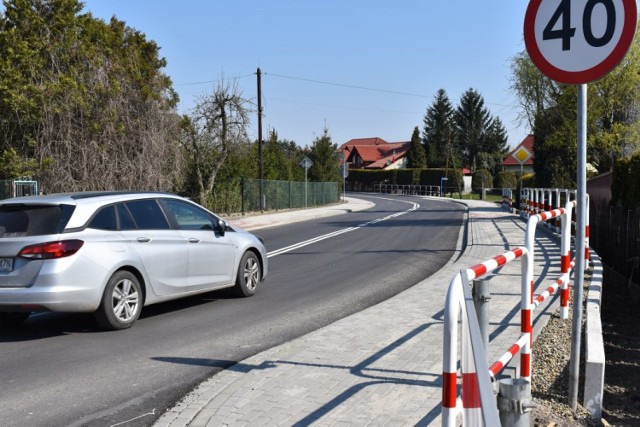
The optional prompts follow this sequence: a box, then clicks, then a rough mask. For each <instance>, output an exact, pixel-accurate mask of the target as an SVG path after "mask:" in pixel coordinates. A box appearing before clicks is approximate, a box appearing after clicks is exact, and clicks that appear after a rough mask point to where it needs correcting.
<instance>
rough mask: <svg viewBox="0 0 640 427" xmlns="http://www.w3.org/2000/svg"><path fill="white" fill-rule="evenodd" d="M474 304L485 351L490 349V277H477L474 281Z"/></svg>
mask: <svg viewBox="0 0 640 427" xmlns="http://www.w3.org/2000/svg"><path fill="white" fill-rule="evenodd" d="M472 295H473V305H474V306H475V308H476V315H477V316H478V326H479V327H480V336H481V337H482V342H483V343H484V349H485V351H486V350H488V349H489V300H490V299H491V292H489V278H486V279H476V280H474V281H473V289H472Z"/></svg>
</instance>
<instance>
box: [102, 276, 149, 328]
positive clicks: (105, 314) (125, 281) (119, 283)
mask: <svg viewBox="0 0 640 427" xmlns="http://www.w3.org/2000/svg"><path fill="white" fill-rule="evenodd" d="M141 311H142V286H140V281H139V280H138V278H137V277H136V276H135V275H134V274H133V273H131V272H129V271H124V270H120V271H117V272H116V273H115V274H114V275H113V276H111V278H110V279H109V282H108V283H107V286H106V288H105V289H104V294H103V296H102V301H101V302H100V307H98V310H97V311H96V313H95V317H96V320H97V321H98V324H99V325H100V326H102V327H103V328H105V329H110V330H116V329H127V328H130V327H131V325H133V323H134V322H135V321H136V320H137V319H138V317H139V316H140V312H141Z"/></svg>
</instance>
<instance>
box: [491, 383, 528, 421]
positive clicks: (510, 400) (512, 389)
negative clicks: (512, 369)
mask: <svg viewBox="0 0 640 427" xmlns="http://www.w3.org/2000/svg"><path fill="white" fill-rule="evenodd" d="M532 408H533V402H532V399H531V384H530V383H529V382H528V381H526V380H523V379H521V378H505V379H502V380H500V381H498V411H499V413H500V424H501V425H503V426H510V427H529V426H530V425H531V416H530V414H529V413H530V411H531V409H532Z"/></svg>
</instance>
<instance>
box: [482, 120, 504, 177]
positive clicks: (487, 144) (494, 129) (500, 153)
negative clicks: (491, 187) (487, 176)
mask: <svg viewBox="0 0 640 427" xmlns="http://www.w3.org/2000/svg"><path fill="white" fill-rule="evenodd" d="M508 153H509V145H508V143H507V129H506V128H505V127H504V126H503V124H502V121H501V120H500V118H499V117H494V118H493V119H492V120H491V123H490V124H489V127H488V129H487V132H486V134H485V141H484V144H483V152H482V153H479V154H478V164H477V167H478V168H479V169H486V170H488V171H490V172H491V174H492V175H493V176H494V177H495V176H498V173H500V172H501V171H502V161H503V160H504V158H505V157H506V155H507V154H508Z"/></svg>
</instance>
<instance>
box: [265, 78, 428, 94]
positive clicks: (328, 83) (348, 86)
mask: <svg viewBox="0 0 640 427" xmlns="http://www.w3.org/2000/svg"><path fill="white" fill-rule="evenodd" d="M264 74H265V75H269V76H274V77H280V78H283V79H289V80H300V81H303V82H309V83H318V84H323V85H329V86H338V87H347V88H350V89H360V90H368V91H371V92H381V93H391V94H395V95H405V96H415V97H418V98H431V97H430V96H427V95H419V94H416V93H409V92H398V91H395V90H386V89H374V88H370V87H364V86H354V85H349V84H344V83H332V82H325V81H322V80H314V79H305V78H303V77H293V76H283V75H282V74H274V73H264Z"/></svg>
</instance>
